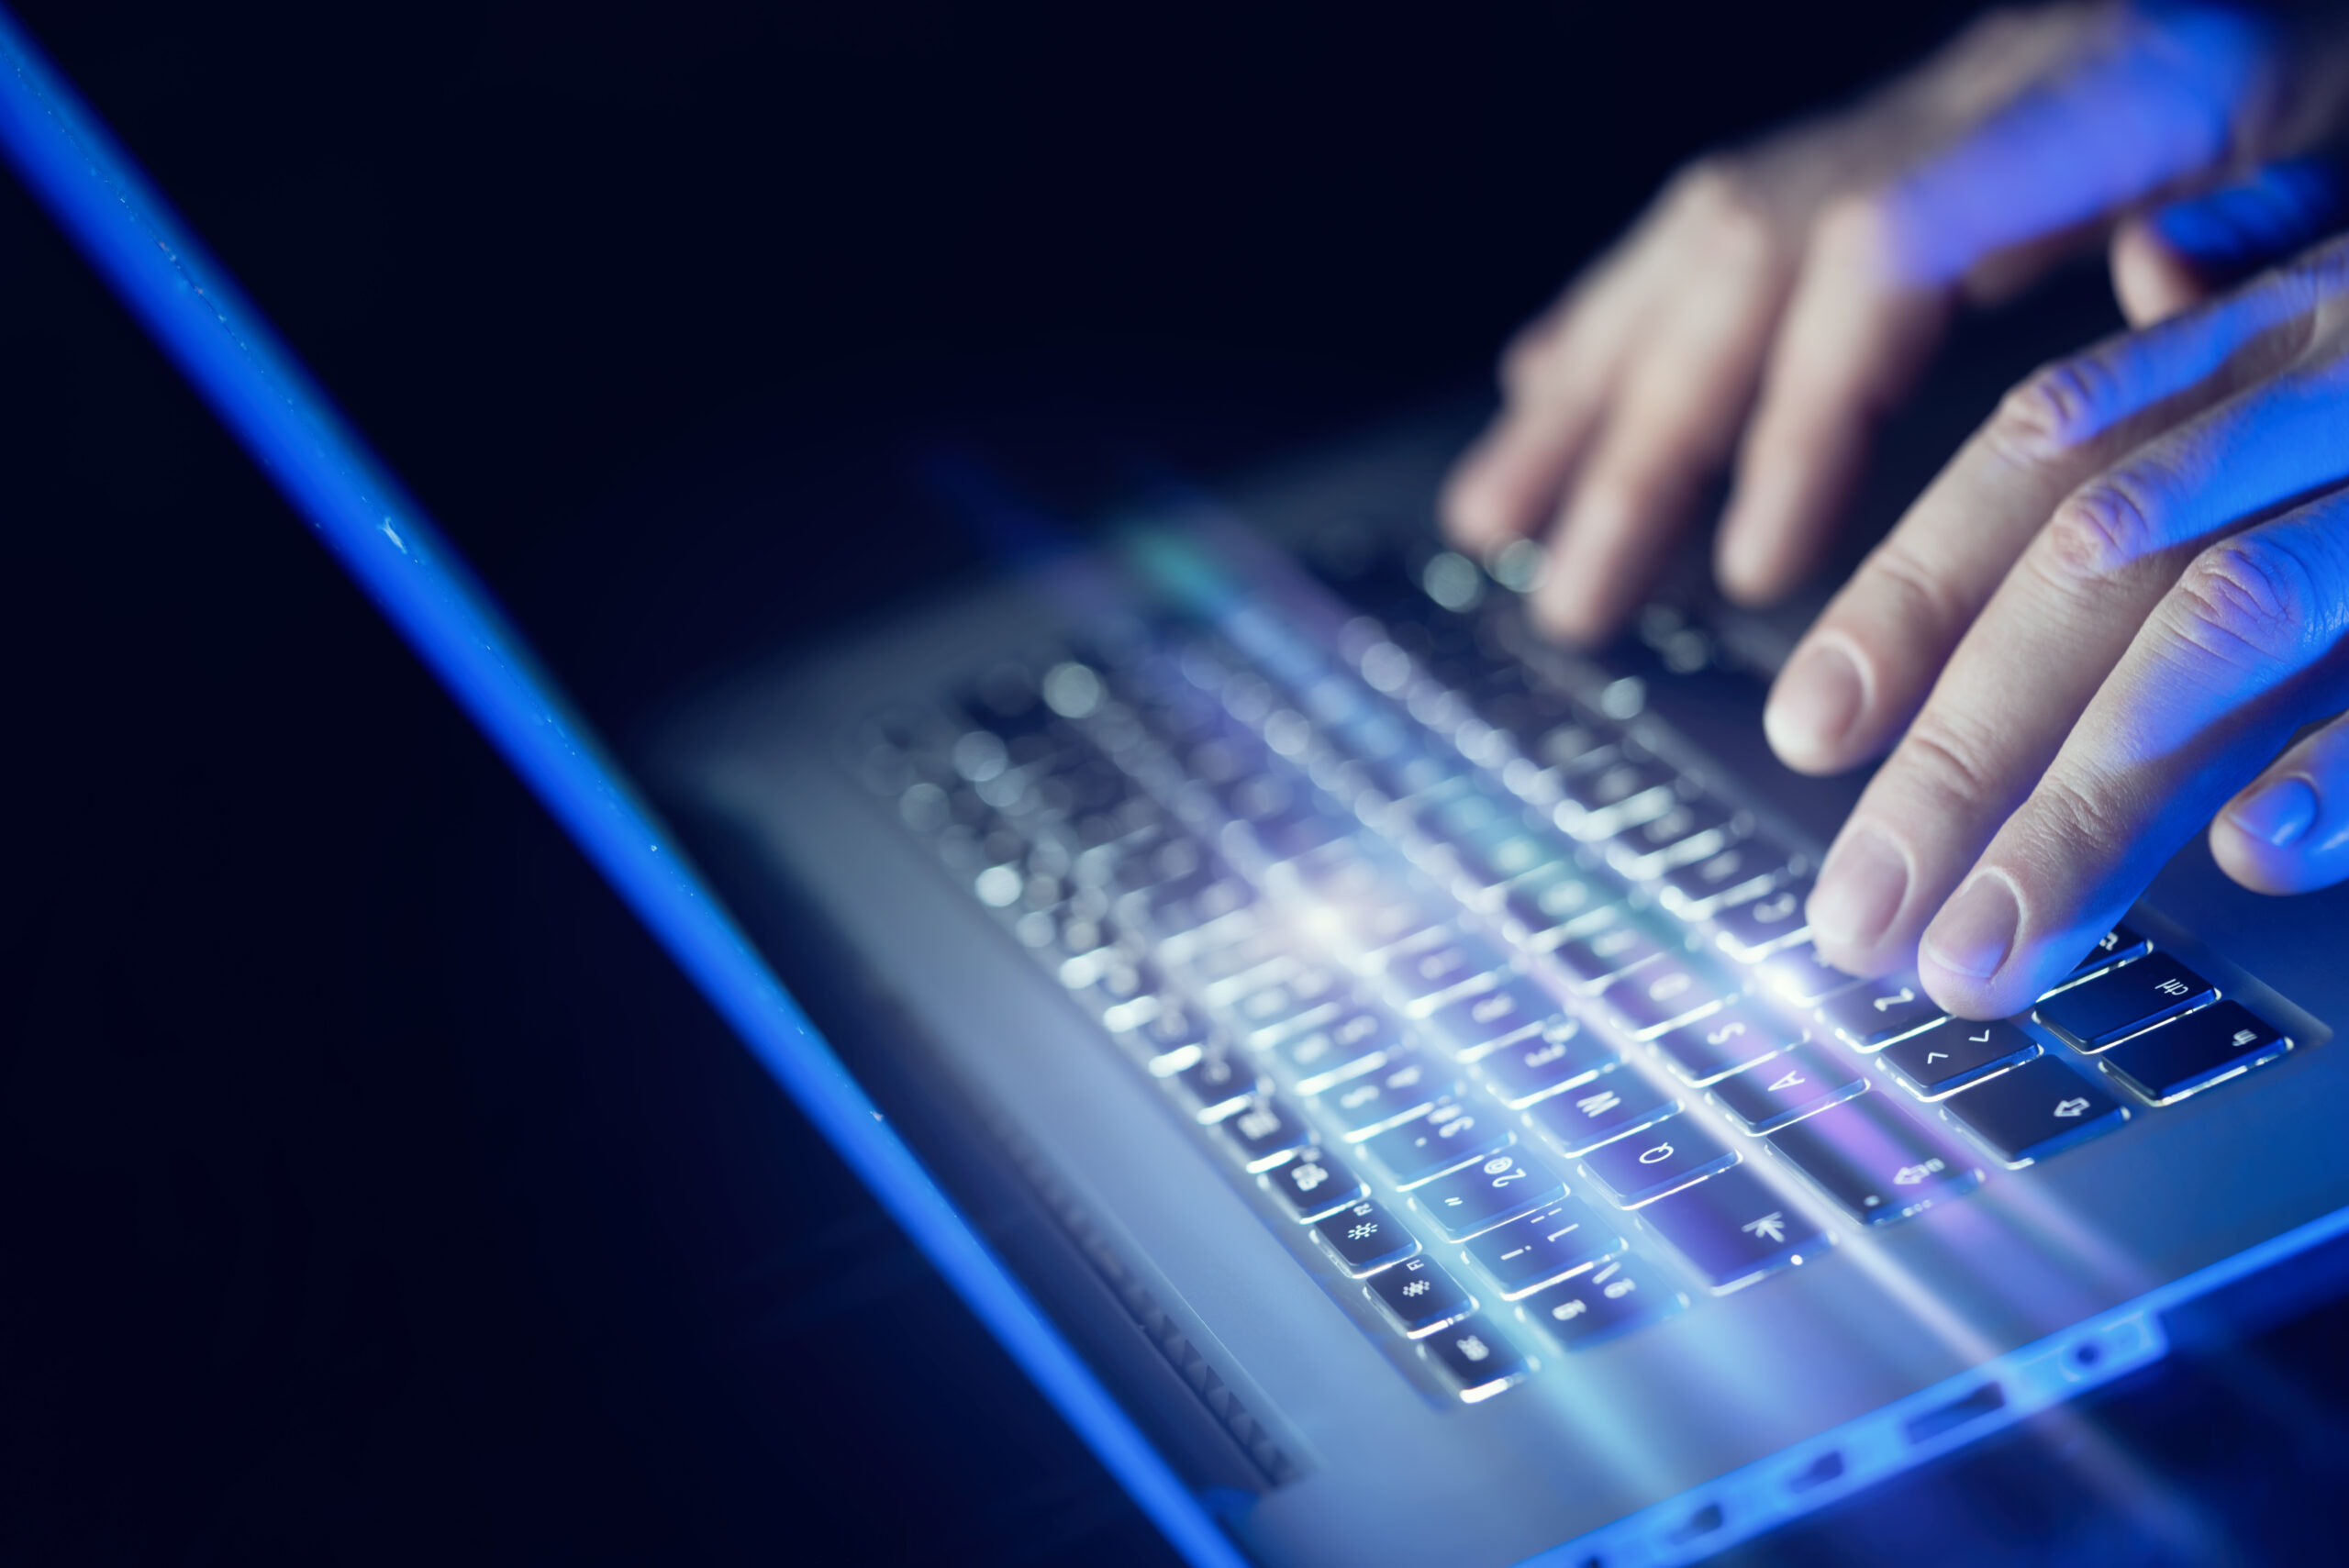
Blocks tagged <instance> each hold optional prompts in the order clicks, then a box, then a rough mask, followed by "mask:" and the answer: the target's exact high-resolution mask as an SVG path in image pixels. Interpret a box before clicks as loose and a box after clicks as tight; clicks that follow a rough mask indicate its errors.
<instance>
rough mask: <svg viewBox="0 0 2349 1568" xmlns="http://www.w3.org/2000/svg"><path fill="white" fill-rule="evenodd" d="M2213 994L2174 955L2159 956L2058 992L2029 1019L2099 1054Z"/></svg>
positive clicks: (2205, 981)
mask: <svg viewBox="0 0 2349 1568" xmlns="http://www.w3.org/2000/svg"><path fill="white" fill-rule="evenodd" d="M2214 995H2217V992H2215V991H2214V990H2213V989H2212V988H2211V985H2210V982H2209V981H2207V980H2205V979H2203V978H2202V977H2201V976H2200V975H2199V974H2197V973H2194V972H2193V971H2192V970H2190V969H2188V968H2187V967H2186V965H2185V964H2184V963H2182V962H2179V961H2178V960H2177V958H2176V956H2174V955H2173V954H2170V953H2165V952H2157V953H2154V954H2153V955H2151V956H2150V957H2146V958H2141V959H2139V960H2138V961H2137V962H2134V963H2124V964H2122V965H2121V967H2120V968H2118V969H2115V970H2111V971H2110V972H2109V973H2104V974H2099V975H2098V976H2097V977H2096V978H2095V979H2093V980H2084V981H2082V982H2081V983H2080V984H2077V985H2074V986H2071V987H2069V988H2067V989H2065V990H2062V991H2058V992H2057V993H2055V995H2053V996H2050V997H2048V998H2047V999H2046V1000H2044V1001H2043V1002H2041V1003H2040V1004H2039V1006H2038V1007H2036V1008H2035V1009H2033V1011H2032V1017H2033V1018H2037V1019H2038V1020H2039V1021H2040V1022H2041V1023H2043V1024H2045V1025H2046V1026H2047V1027H2048V1028H2049V1029H2054V1031H2055V1032H2056V1033H2057V1034H2059V1035H2062V1036H2063V1037H2064V1038H2065V1040H2069V1041H2070V1042H2071V1043H2072V1044H2074V1045H2076V1046H2077V1047H2079V1048H2080V1049H2081V1050H2082V1051H2102V1050H2103V1049H2104V1048H2105V1047H2107V1046H2109V1045H2111V1044H2112V1043H2113V1042H2115V1041H2116V1040H2126V1039H2128V1038H2129V1037H2130V1036H2131V1035H2132V1034H2135V1033H2136V1032H2137V1031H2138V1030H2140V1029H2151V1028H2153V1027H2154V1025H2155V1024H2157V1023H2159V1022H2161V1021H2162V1020H2163V1019H2164V1018H2175V1017H2176V1016H2177V1015H2178V1014H2180V1013H2183V1012H2185V1011H2187V1010H2188V1008H2191V1007H2196V1006H2200V1005H2201V1004H2202V1003H2204V1002H2207V1001H2209V1000H2210V998H2211V997H2212V996H2214Z"/></svg>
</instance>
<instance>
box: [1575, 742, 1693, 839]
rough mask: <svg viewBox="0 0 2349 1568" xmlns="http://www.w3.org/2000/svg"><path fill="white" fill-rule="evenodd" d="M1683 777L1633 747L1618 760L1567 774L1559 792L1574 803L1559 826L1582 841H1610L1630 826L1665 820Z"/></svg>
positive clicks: (1597, 761)
mask: <svg viewBox="0 0 2349 1568" xmlns="http://www.w3.org/2000/svg"><path fill="white" fill-rule="evenodd" d="M1678 778H1679V774H1678V773H1676V772H1675V771H1674V769H1673V767H1672V764H1671V763H1669V762H1664V760H1663V759H1661V758H1658V757H1652V756H1649V755H1647V754H1646V753H1645V752H1643V751H1640V750H1639V748H1638V747H1637V746H1636V745H1635V744H1634V743H1633V742H1631V741H1628V740H1627V741H1624V742H1622V744H1621V747H1620V750H1618V751H1614V752H1613V754H1612V755H1604V754H1602V755H1597V756H1592V757H1588V758H1586V759H1584V760H1583V762H1580V763H1578V764H1576V765H1575V767H1574V768H1572V769H1570V770H1568V771H1567V772H1566V773H1563V774H1561V775H1560V776H1559V779H1558V788H1559V790H1560V792H1561V793H1562V794H1563V795H1564V796H1565V798H1566V801H1567V802H1568V805H1567V806H1566V807H1565V809H1564V810H1563V811H1561V813H1560V818H1561V819H1560V822H1559V826H1560V827H1562V828H1565V830H1566V831H1567V832H1569V833H1572V834H1573V835H1574V836H1575V838H1577V839H1583V840H1597V839H1604V838H1606V837H1608V836H1609V835H1610V834H1612V833H1615V832H1617V831H1619V830H1620V828H1623V827H1624V826H1625V825H1626V824H1627V823H1631V822H1636V821H1639V820H1641V819H1642V818H1643V817H1660V816H1662V815H1663V814H1664V812H1666V811H1668V810H1670V809H1671V808H1672V806H1673V802H1674V800H1675V792H1674V789H1673V785H1674V784H1675V783H1676V782H1677V781H1678Z"/></svg>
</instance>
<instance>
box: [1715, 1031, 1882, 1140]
mask: <svg viewBox="0 0 2349 1568" xmlns="http://www.w3.org/2000/svg"><path fill="white" fill-rule="evenodd" d="M1867 1086H1868V1085H1867V1079H1866V1078H1865V1077H1864V1076H1863V1075H1862V1074H1861V1073H1860V1070H1859V1069H1858V1068H1857V1067H1855V1066H1854V1065H1853V1064H1852V1063H1851V1062H1850V1061H1849V1060H1847V1059H1846V1058H1843V1057H1842V1056H1838V1055H1835V1054H1832V1053H1831V1052H1828V1051H1821V1050H1820V1049H1819V1048H1818V1047H1816V1046H1808V1045H1805V1046H1797V1047H1795V1048H1793V1049H1792V1050H1789V1051H1784V1052H1782V1053H1780V1054H1779V1055H1776V1056H1774V1057H1771V1058H1770V1059H1769V1060H1768V1061H1766V1062H1759V1063H1757V1064H1755V1065H1754V1066H1753V1067H1750V1068H1748V1069H1747V1070H1746V1071H1744V1072H1742V1073H1735V1074H1733V1075H1732V1076H1730V1077H1727V1078H1723V1079H1721V1080H1720V1082H1719V1083H1717V1084H1714V1085H1713V1087H1712V1096H1713V1103H1714V1104H1716V1105H1718V1106H1720V1107H1721V1108H1722V1109H1723V1110H1725V1111H1727V1112H1729V1114H1730V1115H1731V1116H1733V1117H1735V1118H1737V1119H1738V1120H1740V1121H1742V1122H1743V1123H1744V1124H1745V1130H1746V1131H1748V1132H1753V1133H1764V1132H1775V1131H1776V1130H1777V1129H1779V1128H1782V1127H1785V1126H1787V1125H1788V1124H1789V1123H1792V1122H1796V1121H1799V1120H1801V1119H1802V1118H1804V1117H1807V1116H1809V1115H1811V1114H1813V1113H1814V1112H1818V1111H1822V1110H1825V1109H1826V1108H1827V1107H1828V1106H1831V1105H1834V1104H1836V1103H1837V1102H1838V1101H1842V1100H1848V1099H1850V1098H1851V1097H1852V1096H1853V1095H1856V1094H1859V1093H1860V1092H1862V1091H1863V1090H1865V1088H1866V1087H1867Z"/></svg>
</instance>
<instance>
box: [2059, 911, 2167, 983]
mask: <svg viewBox="0 0 2349 1568" xmlns="http://www.w3.org/2000/svg"><path fill="white" fill-rule="evenodd" d="M2151 951H2154V944H2153V943H2151V942H2149V941H2147V940H2145V939H2144V938H2143V937H2142V936H2139V935H2138V934H2137V932H2136V930H2135V929H2133V928H2132V927H2130V926H2127V925H2119V926H2115V927H2113V928H2112V929H2110V930H2109V931H2107V932H2105V933H2104V935H2102V936H2100V937H2099V938H2098V939H2097V940H2096V945H2095V946H2094V947H2092V948H2090V949H2088V951H2086V952H2084V953H2082V954H2081V955H2080V962H2077V963H2076V964H2074V965H2072V973H2070V974H2069V975H2068V976H2066V979H2067V980H2081V979H2085V978H2087V976H2088V975H2091V974H2095V973H2099V971H2102V970H2107V969H2110V968H2111V967H2112V966H2113V965H2115V964H2119V963H2127V962H2129V961H2130V960H2132V959H2136V958H2143V957H2144V956H2145V955H2146V954H2147V953H2149V952H2151Z"/></svg>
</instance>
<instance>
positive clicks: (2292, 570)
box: [2171, 533, 2326, 665]
mask: <svg viewBox="0 0 2349 1568" xmlns="http://www.w3.org/2000/svg"><path fill="white" fill-rule="evenodd" d="M2171 597H2172V600H2173V602H2174V603H2175V605H2176V624H2175V626H2174V628H2173V629H2174V630H2176V633H2177V634H2178V635H2179V636H2180V637H2181V638H2183V639H2185V640H2186V641H2187V642H2188V644H2190V645H2192V646H2193V647H2195V648H2198V649H2199V650H2201V651H2203V652H2205V653H2207V654H2209V655H2210V656H2211V657H2213V658H2216V659H2219V660H2221V661H2223V662H2227V663H2230V664H2236V665H2245V664H2270V663H2274V662H2277V661H2279V660H2285V659H2290V658H2292V657H2293V656H2294V655H2296V654H2298V653H2299V651H2301V650H2302V648H2303V647H2304V646H2305V644H2306V642H2307V640H2308V639H2309V637H2310V634H2311V632H2312V630H2313V628H2315V626H2316V624H2317V623H2318V621H2319V620H2320V619H2322V618H2326V617H2324V616H2323V606H2321V604H2320V603H2319V595H2318V592H2317V585H2316V584H2315V582H2314V581H2313V579H2312V578H2311V576H2310V572H2309V567H2308V563H2307V562H2304V561H2302V560H2301V559H2300V558H2299V555H2298V554H2297V553H2296V552H2295V551H2293V550H2290V549H2288V548H2287V547H2286V546H2284V545H2283V544H2281V543H2279V542H2278V541H2277V539H2274V538H2273V537H2272V536H2269V535H2266V534H2261V533H2248V534H2238V535H2236V536H2235V537H2234V538H2232V539H2221V540H2220V541H2219V542H2218V543H2217V544H2214V545H2212V546H2210V549H2208V550H2204V551H2203V552H2202V553H2201V554H2199V555H2198V556H2196V557H2195V558H2194V562H2193V564H2192V565H2190V566H2188V568H2187V569H2186V574H2185V575H2184V576H2182V577H2180V578H2179V579H2178V582H2177V587H2176V591H2175V592H2174V593H2173V595H2171Z"/></svg>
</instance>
